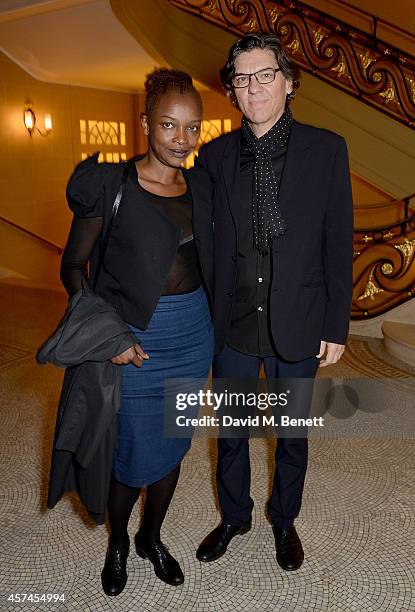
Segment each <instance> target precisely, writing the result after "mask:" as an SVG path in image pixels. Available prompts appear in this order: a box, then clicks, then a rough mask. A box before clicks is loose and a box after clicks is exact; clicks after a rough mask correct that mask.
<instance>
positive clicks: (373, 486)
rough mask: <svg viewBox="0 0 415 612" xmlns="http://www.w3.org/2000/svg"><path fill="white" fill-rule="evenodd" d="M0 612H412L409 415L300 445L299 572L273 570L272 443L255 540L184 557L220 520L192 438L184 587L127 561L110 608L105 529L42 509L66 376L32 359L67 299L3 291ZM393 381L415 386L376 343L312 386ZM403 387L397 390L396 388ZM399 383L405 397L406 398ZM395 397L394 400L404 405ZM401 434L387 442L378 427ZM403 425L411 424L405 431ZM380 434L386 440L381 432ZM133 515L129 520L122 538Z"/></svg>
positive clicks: (175, 531) (181, 545)
mask: <svg viewBox="0 0 415 612" xmlns="http://www.w3.org/2000/svg"><path fill="white" fill-rule="evenodd" d="M0 304H1V307H0V332H1V336H0V342H1V345H0V349H1V350H0V354H1V357H0V400H1V404H0V405H1V408H0V438H1V451H0V454H1V457H0V458H1V463H0V465H1V468H0V469H1V479H2V487H1V492H0V512H1V518H2V521H1V524H2V547H1V552H0V567H1V578H0V610H13V611H14V610H22V611H24V612H27V611H29V610H53V609H54V610H69V611H71V610H82V611H84V612H86V611H91V612H99V611H105V612H107V611H109V610H119V611H122V612H126V611H143V612H156V611H157V612H158V611H160V612H161V611H171V612H173V611H174V612H176V611H177V612H179V611H181V612H182V611H183V612H186V611H194V612H205V611H212V612H219V611H232V612H240V611H241V612H245V611H246V612H254V611H257V610H258V611H261V612H266V611H272V612H279V611H281V612H349V611H350V612H351V611H356V612H409V611H411V610H415V594H414V592H413V585H414V584H415V580H414V569H415V558H414V554H413V550H414V544H415V535H414V513H413V512H414V511H413V508H414V495H413V493H414V456H415V448H414V443H413V434H414V431H413V429H411V427H412V426H410V425H407V426H406V427H405V423H406V422H408V423H410V422H411V415H410V414H409V410H408V406H407V403H405V402H403V403H402V405H400V404H399V402H398V403H395V404H394V405H393V406H392V405H391V406H387V407H386V408H385V410H384V411H383V413H382V415H383V416H382V419H383V420H381V423H380V425H379V424H378V426H377V427H378V430H376V431H375V434H376V435H373V431H372V430H371V422H370V420H368V414H367V413H362V412H358V413H357V414H356V415H354V417H353V418H354V421H353V422H354V425H355V433H356V435H354V436H353V437H350V436H349V437H343V436H341V435H337V436H328V435H327V436H319V437H312V438H311V440H310V447H311V448H310V464H309V470H308V476H307V481H306V489H305V495H304V503H303V510H302V513H301V515H300V517H299V519H298V521H297V529H298V532H299V533H300V535H301V537H302V540H303V544H304V549H305V557H306V558H305V562H304V564H303V566H302V568H301V569H300V570H299V571H298V572H295V573H291V574H290V573H286V572H283V571H282V570H281V569H280V568H279V566H278V565H277V564H276V561H275V551H274V547H273V538H272V534H271V528H270V525H269V523H268V522H267V520H266V517H265V512H264V509H265V502H266V496H267V491H268V490H269V486H270V481H271V475H272V456H273V452H274V442H273V441H271V440H261V439H256V440H253V441H251V456H252V471H253V474H252V480H253V488H252V496H253V499H254V500H255V504H256V506H255V513H254V522H253V529H252V530H251V532H250V533H248V534H247V535H245V536H243V537H239V538H235V540H233V542H232V543H231V545H230V547H229V551H228V553H227V554H226V555H225V556H224V557H223V558H221V559H220V560H218V561H217V562H215V563H213V564H205V565H203V564H200V563H199V562H198V561H197V560H196V559H195V557H194V551H195V549H196V547H197V545H198V543H199V541H200V540H201V538H202V537H203V536H204V535H205V534H206V533H207V531H209V530H210V529H211V528H212V527H213V526H214V525H215V524H216V523H217V521H218V517H219V514H218V511H217V507H216V502H215V498H214V495H213V492H212V487H213V477H212V474H213V472H214V462H215V460H214V457H215V453H214V450H215V444H214V441H209V440H205V439H201V438H198V439H195V441H194V444H193V446H192V450H191V452H190V453H189V454H188V456H187V457H186V459H185V462H184V465H183V471H182V475H181V478H180V482H179V486H178V489H177V492H176V495H175V498H174V501H173V503H172V506H171V508H170V511H169V514H168V516H167V519H166V523H165V527H164V532H163V534H164V541H165V542H166V543H167V544H168V546H169V548H170V550H171V552H172V553H173V554H174V555H175V556H176V557H177V559H179V560H180V562H181V564H182V567H183V570H184V573H185V583H184V585H183V586H181V587H178V588H175V587H170V586H168V585H165V584H164V583H162V582H160V581H159V580H158V579H157V578H156V577H155V575H154V573H153V572H152V569H151V567H152V566H151V565H150V564H149V563H148V562H146V561H144V560H142V559H139V558H138V557H137V556H135V555H134V554H133V553H131V555H130V558H129V562H128V571H129V580H128V584H127V587H126V589H125V591H124V592H123V593H122V595H120V596H119V597H117V598H114V599H109V598H108V597H106V596H105V595H104V594H103V593H102V591H101V586H100V579H99V575H100V571H101V566H102V561H103V558H104V554H105V548H106V538H107V535H106V528H105V527H104V526H101V527H94V526H93V525H92V524H91V523H90V521H89V520H88V518H87V517H86V516H85V513H84V512H83V511H82V509H81V508H80V507H79V504H78V502H77V500H76V498H75V497H71V496H69V497H67V498H65V499H64V500H63V501H62V502H61V503H59V504H58V506H57V507H56V508H55V509H54V510H53V511H45V508H44V504H45V488H46V484H47V476H48V466H49V453H50V445H51V439H52V435H53V427H54V418H55V411H56V404H57V399H58V395H59V389H60V383H61V380H62V372H61V371H59V370H58V369H56V368H52V367H49V366H43V367H40V366H37V365H36V363H35V361H34V353H35V350H36V348H37V347H38V345H39V344H40V342H41V341H42V340H43V339H44V338H45V337H46V336H47V335H48V333H49V332H50V331H51V330H52V329H53V327H54V325H55V324H56V323H57V321H58V320H59V318H60V316H61V314H62V312H63V308H64V299H63V297H62V296H61V295H59V294H51V293H49V294H47V293H45V292H41V291H39V292H36V291H29V290H22V289H17V288H14V289H13V288H10V287H7V286H5V285H4V286H2V285H0ZM323 374H324V375H325V376H330V377H332V376H334V377H336V379H337V380H339V379H341V377H352V378H353V377H360V376H367V377H371V378H379V377H380V378H382V377H385V376H387V377H390V378H393V379H394V381H396V387H395V390H396V393H397V394H398V395H399V394H400V393H402V394H405V393H407V390H408V388H409V389H410V385H409V383H410V382H411V381H410V380H409V381H408V377H409V376H410V375H411V374H414V372H413V371H411V370H410V369H408V368H407V367H406V366H405V365H404V364H402V363H400V362H398V361H396V360H394V359H392V358H390V357H389V356H388V355H387V354H385V353H384V351H383V349H382V346H381V343H380V342H379V341H376V340H373V339H362V338H357V337H354V338H351V340H350V343H349V348H348V350H347V353H346V355H345V357H344V359H343V360H342V362H341V364H339V365H338V366H335V367H333V368H332V369H331V371H330V370H326V371H325V372H322V373H321V375H323ZM400 385H401V386H400ZM408 385H409V387H408ZM402 397H403V395H402ZM388 419H389V420H393V421H395V422H399V423H400V426H399V427H395V428H394V430H393V432H392V433H391V431H390V430H389V429H388V428H387V426H386V425H385V421H387V420H388ZM406 420H407V421H406ZM382 427H384V429H382ZM139 515H140V506H138V507H137V508H136V510H135V511H134V515H133V517H132V520H131V529H130V531H131V535H132V534H133V533H134V531H135V528H136V526H137V524H138V522H139ZM12 593H37V594H42V593H55V594H64V596H65V601H64V602H60V603H55V604H46V603H42V602H41V603H30V602H28V601H26V602H24V603H21V604H18V603H14V604H13V603H11V601H8V597H9V596H10V595H11V594H12Z"/></svg>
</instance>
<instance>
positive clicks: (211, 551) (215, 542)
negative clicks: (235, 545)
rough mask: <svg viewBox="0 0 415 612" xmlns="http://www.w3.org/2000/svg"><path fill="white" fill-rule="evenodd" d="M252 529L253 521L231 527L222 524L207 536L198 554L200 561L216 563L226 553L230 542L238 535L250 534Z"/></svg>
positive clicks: (227, 524)
mask: <svg viewBox="0 0 415 612" xmlns="http://www.w3.org/2000/svg"><path fill="white" fill-rule="evenodd" d="M250 529H251V521H249V523H245V524H244V525H238V526H236V525H229V523H220V525H218V526H217V527H216V528H215V529H214V530H213V531H211V532H210V533H209V535H207V536H206V538H205V539H204V540H203V542H202V543H201V545H200V546H199V548H198V549H197V552H196V557H197V558H198V559H199V561H204V562H205V563H209V562H210V561H216V559H219V557H221V556H222V555H224V554H225V553H226V550H227V548H228V545H229V542H230V541H231V540H232V538H234V537H235V536H236V535H243V534H244V533H248V531H249V530H250Z"/></svg>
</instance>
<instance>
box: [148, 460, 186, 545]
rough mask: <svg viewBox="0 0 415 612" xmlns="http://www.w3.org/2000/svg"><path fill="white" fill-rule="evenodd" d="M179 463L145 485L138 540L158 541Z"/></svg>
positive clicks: (177, 477)
mask: <svg viewBox="0 0 415 612" xmlns="http://www.w3.org/2000/svg"><path fill="white" fill-rule="evenodd" d="M179 474H180V463H179V465H178V466H177V467H175V468H174V470H172V471H171V472H169V473H168V474H167V475H166V476H164V477H163V478H162V479H161V480H158V481H157V482H154V483H153V484H151V485H148V487H147V496H146V503H145V507H144V516H143V521H142V523H141V527H140V541H141V542H142V543H143V544H148V545H151V544H153V543H154V542H159V541H160V529H161V526H162V524H163V521H164V518H165V516H166V513H167V510H168V508H169V505H170V502H171V500H172V497H173V494H174V491H175V489H176V485H177V481H178V480H179Z"/></svg>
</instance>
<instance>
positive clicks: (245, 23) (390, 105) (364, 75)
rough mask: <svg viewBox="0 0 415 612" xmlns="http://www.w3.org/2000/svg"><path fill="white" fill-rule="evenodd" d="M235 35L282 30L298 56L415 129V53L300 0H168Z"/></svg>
mask: <svg viewBox="0 0 415 612" xmlns="http://www.w3.org/2000/svg"><path fill="white" fill-rule="evenodd" d="M169 2H170V3H171V4H172V5H173V6H175V7H177V8H179V9H181V10H183V11H186V12H188V13H191V14H193V15H198V16H200V17H201V18H203V19H205V20H208V21H210V22H211V23H214V24H215V25H217V26H218V27H220V28H222V29H225V30H226V31H228V32H232V33H233V34H235V35H236V36H238V35H243V34H246V33H248V32H252V31H258V30H261V31H273V32H275V33H276V34H278V35H279V36H280V38H281V40H282V42H283V44H284V45H285V47H286V48H287V50H288V53H289V54H290V56H291V58H292V59H293V60H294V62H295V63H296V64H297V65H298V66H299V67H300V68H301V69H303V70H304V71H305V72H309V73H311V74H313V75H314V76H316V77H318V78H320V79H322V80H324V81H327V82H328V83H330V84H331V85H333V86H334V87H337V88H339V89H341V90H343V91H345V92H347V93H348V94H350V95H352V96H354V97H355V98H358V99H359V100H361V101H362V102H364V103H366V104H368V105H370V106H373V107H374V108H376V109H378V110H379V111H381V112H383V113H385V114H386V115H388V116H389V117H393V118H394V119H396V120H397V121H400V122H401V123H404V124H405V125H407V126H409V127H411V128H412V129H415V77H414V74H415V58H414V57H413V56H412V55H409V54H408V53H405V52H403V51H400V50H399V49H396V48H394V47H392V46H391V45H388V44H385V43H383V42H382V41H380V40H376V39H374V38H373V37H371V36H369V35H368V34H366V33H365V32H362V31H360V30H358V29H356V28H354V27H352V26H350V25H348V24H345V23H343V22H342V21H339V20H337V19H335V18H333V17H329V16H328V15H326V14H325V13H323V12H321V11H319V10H317V9H314V8H311V7H308V6H306V5H305V4H303V3H302V2H299V1H298V0H169Z"/></svg>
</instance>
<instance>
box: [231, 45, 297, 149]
mask: <svg viewBox="0 0 415 612" xmlns="http://www.w3.org/2000/svg"><path fill="white" fill-rule="evenodd" d="M264 68H278V64H277V60H276V58H275V55H274V53H273V52H272V51H270V50H269V49H252V51H245V52H243V53H241V54H240V55H238V56H237V58H236V60H235V74H252V73H254V72H258V70H263V69H264ZM292 89H293V86H292V82H291V81H287V79H286V78H285V77H284V75H283V74H282V72H281V71H280V72H277V74H276V75H275V79H274V81H272V82H271V83H267V84H266V85H261V84H260V83H258V81H257V80H256V78H255V77H251V79H250V83H249V85H248V87H244V88H235V89H234V93H235V97H236V100H237V103H238V107H239V109H240V110H241V111H242V113H243V114H244V115H245V117H246V118H247V119H248V121H249V123H250V125H251V128H252V130H253V132H254V134H255V135H256V136H257V137H258V138H259V137H260V136H263V135H264V134H266V132H268V130H269V129H271V128H272V126H273V125H274V124H275V123H276V122H277V121H278V119H279V118H280V117H281V115H282V114H283V112H284V108H285V99H286V96H287V94H288V93H291V92H292Z"/></svg>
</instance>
